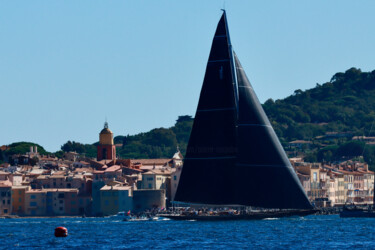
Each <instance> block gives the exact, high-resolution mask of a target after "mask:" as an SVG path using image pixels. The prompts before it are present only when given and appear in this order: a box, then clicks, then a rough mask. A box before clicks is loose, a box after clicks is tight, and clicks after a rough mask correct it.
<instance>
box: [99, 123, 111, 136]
mask: <svg viewBox="0 0 375 250" xmlns="http://www.w3.org/2000/svg"><path fill="white" fill-rule="evenodd" d="M100 134H113V133H112V131H111V130H110V129H109V128H108V122H105V123H104V128H103V129H102V131H100Z"/></svg>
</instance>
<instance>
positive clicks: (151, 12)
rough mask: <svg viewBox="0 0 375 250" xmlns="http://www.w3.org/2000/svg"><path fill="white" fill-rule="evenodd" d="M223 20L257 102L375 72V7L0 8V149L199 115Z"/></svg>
mask: <svg viewBox="0 0 375 250" xmlns="http://www.w3.org/2000/svg"><path fill="white" fill-rule="evenodd" d="M224 4H225V8H226V10H227V16H228V22H229V30H230V35H231V40H232V44H233V47H234V50H235V51H236V53H237V55H238V56H239V59H240V60H241V63H242V65H243V67H244V68H245V71H246V73H247V75H248V77H249V79H250V81H251V82H252V84H253V87H254V89H255V91H256V92H257V94H258V97H259V99H260V100H261V102H264V101H266V100H267V99H268V98H273V99H280V98H284V97H286V96H288V95H290V94H292V93H293V91H294V90H295V89H302V90H305V89H309V88H313V87H314V86H315V85H316V83H320V84H322V83H324V82H327V81H329V80H330V78H331V77H332V75H333V74H335V73H336V72H343V71H345V70H347V69H349V68H350V67H357V68H361V69H362V70H363V71H372V70H374V69H375V59H374V58H375V49H374V44H375V34H374V32H373V30H374V27H373V26H374V24H375V15H374V14H373V13H374V12H375V1H370V0H368V1H366V0H361V1H345V0H341V1H332V0H328V1H327V0H325V1H323V0H315V1H298V0H296V1H292V0H289V1H288V0H287V1H245V0H243V1H241V0H237V1H229V0H227V1H225V3H224V1H214V0H206V1H202V0H189V1H173V0H169V1H151V0H149V1H144V0H143V1H142V0H137V1H135V0H134V1H93V0H87V1H1V2H0V93H1V101H2V107H3V108H2V109H1V110H2V111H1V113H2V115H1V122H0V131H1V133H0V144H1V145H3V144H9V143H12V142H16V141H31V142H36V143H39V144H41V145H42V146H44V147H45V148H46V149H47V150H49V151H56V150H59V149H60V146H61V145H62V144H64V143H65V142H66V141H67V140H75V141H79V142H82V143H93V142H95V141H97V140H98V133H99V131H100V130H101V129H102V127H103V124H104V121H105V118H106V117H107V119H108V122H109V127H110V129H111V130H112V131H113V132H114V134H115V135H126V134H135V133H139V132H146V131H149V130H150V129H152V128H156V127H171V126H173V124H174V123H175V120H176V118H177V116H178V115H185V114H189V115H194V114H195V109H196V106H197V103H198V97H199V92H200V88H201V84H202V81H203V76H204V71H205V67H206V63H207V59H208V54H209V50H210V46H211V42H212V37H213V35H214V32H215V28H216V25H217V22H218V21H219V18H220V15H221V11H220V8H223V6H224Z"/></svg>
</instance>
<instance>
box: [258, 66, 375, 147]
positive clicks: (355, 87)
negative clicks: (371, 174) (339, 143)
mask: <svg viewBox="0 0 375 250" xmlns="http://www.w3.org/2000/svg"><path fill="white" fill-rule="evenodd" d="M263 107H264V110H265V111H266V113H267V115H268V116H269V118H270V120H271V121H272V125H273V127H274V129H275V131H276V133H277V134H278V136H279V137H280V140H281V141H282V142H288V141H292V140H296V139H303V140H311V139H312V138H314V137H316V136H319V135H324V134H325V133H326V132H347V131H350V132H352V133H353V134H354V135H366V136H370V129H371V125H372V122H373V120H374V118H375V112H374V110H375V71H372V72H361V70H360V69H356V68H351V69H349V70H347V71H346V72H345V73H336V74H335V75H334V76H333V77H332V79H331V80H330V81H329V82H326V83H324V84H322V85H320V84H317V85H316V87H315V88H312V89H309V90H306V91H302V90H296V91H294V94H293V95H291V96H289V97H287V98H285V99H283V100H276V101H273V100H272V99H269V100H267V101H266V102H265V103H264V105H263ZM374 134H375V131H372V133H371V135H374Z"/></svg>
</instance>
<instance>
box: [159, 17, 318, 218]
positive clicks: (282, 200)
mask: <svg viewBox="0 0 375 250" xmlns="http://www.w3.org/2000/svg"><path fill="white" fill-rule="evenodd" d="M174 202H175V203H178V202H180V203H185V204H192V205H194V204H195V205H196V206H202V207H205V206H207V205H210V206H221V207H225V206H245V207H256V208H261V209H262V211H266V212H255V211H254V212H251V213H247V214H241V215H218V216H214V215H204V216H203V215H163V217H166V218H170V219H197V220H217V219H219V220H222V219H225V220H226V219H228V220H237V219H263V218H272V217H285V216H294V215H295V216H300V215H302V216H303V215H308V214H312V213H315V212H316V210H314V209H313V206H312V204H311V203H310V201H309V199H308V197H307V195H306V193H305V191H304V189H303V187H302V185H301V183H300V181H299V179H298V177H297V174H296V173H295V170H294V169H293V167H292V165H291V163H290V162H289V159H288V157H287V155H286V153H285V151H284V149H283V147H282V145H281V143H280V141H279V139H278V138H277V135H276V133H275V131H274V129H273V128H272V125H271V123H270V121H269V120H268V118H267V115H266V113H265V112H264V110H263V108H262V106H261V104H260V102H259V100H258V98H257V96H256V94H255V91H254V89H253V87H252V85H251V84H250V81H249V80H248V78H247V76H246V73H245V71H244V69H243V67H242V65H241V63H240V61H239V59H238V57H237V55H236V54H235V53H234V51H233V50H232V45H231V41H230V37H229V31H228V23H227V17H226V12H225V10H224V13H223V14H222V16H221V18H220V21H219V23H218V25H217V28H216V32H215V35H214V38H213V41H212V46H211V51H210V55H209V58H208V62H207V66H206V73H205V77H204V80H203V86H202V89H201V93H200V97H199V102H198V107H197V110H196V114H195V118H194V123H193V127H192V130H191V134H190V138H189V143H188V146H187V150H186V156H185V159H184V165H183V168H182V171H181V175H180V179H179V183H178V186H177V191H176V194H175V197H174Z"/></svg>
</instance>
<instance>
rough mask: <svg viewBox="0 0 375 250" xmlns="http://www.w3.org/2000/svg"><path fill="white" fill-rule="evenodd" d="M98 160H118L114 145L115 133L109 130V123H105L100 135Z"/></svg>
mask: <svg viewBox="0 0 375 250" xmlns="http://www.w3.org/2000/svg"><path fill="white" fill-rule="evenodd" d="M96 158H97V160H98V161H101V160H114V159H116V146H115V144H114V143H113V133H112V131H111V130H109V128H108V123H107V122H105V123H104V128H103V129H102V131H100V134H99V145H98V153H97V157H96Z"/></svg>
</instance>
